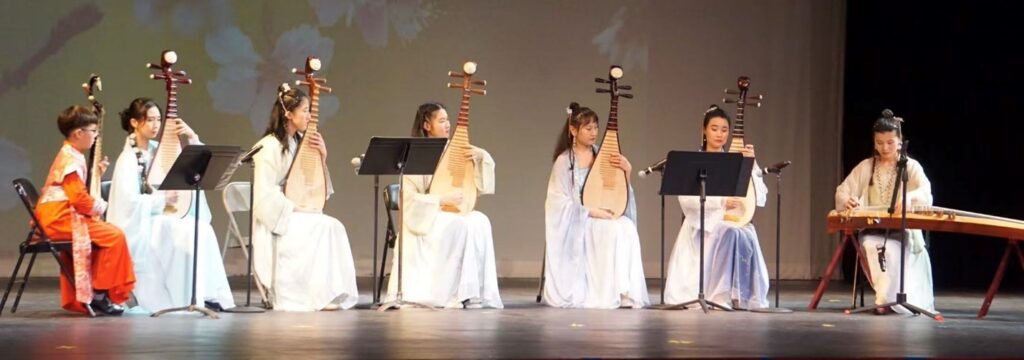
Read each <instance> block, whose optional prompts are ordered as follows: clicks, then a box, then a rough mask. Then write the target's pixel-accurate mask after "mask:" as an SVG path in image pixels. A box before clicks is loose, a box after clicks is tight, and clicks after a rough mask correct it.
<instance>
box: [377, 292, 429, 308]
mask: <svg viewBox="0 0 1024 360" xmlns="http://www.w3.org/2000/svg"><path fill="white" fill-rule="evenodd" d="M406 306H410V307H414V308H423V309H428V310H437V308H435V307H433V306H430V305H425V304H420V303H418V302H412V301H405V300H402V294H398V296H397V297H396V299H395V300H393V301H388V302H386V303H383V304H380V306H378V307H377V311H388V310H391V309H395V310H398V309H401V308H403V307H406Z"/></svg>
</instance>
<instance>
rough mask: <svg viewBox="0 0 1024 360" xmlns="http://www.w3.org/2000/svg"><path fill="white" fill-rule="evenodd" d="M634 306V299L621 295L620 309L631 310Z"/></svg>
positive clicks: (627, 295)
mask: <svg viewBox="0 0 1024 360" xmlns="http://www.w3.org/2000/svg"><path fill="white" fill-rule="evenodd" d="M633 305H634V304H633V299H630V298H629V294H619V309H629V308H632V307H633Z"/></svg>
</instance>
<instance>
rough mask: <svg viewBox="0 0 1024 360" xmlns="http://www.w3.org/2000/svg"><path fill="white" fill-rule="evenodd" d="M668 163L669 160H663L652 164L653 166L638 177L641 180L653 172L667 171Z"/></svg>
mask: <svg viewBox="0 0 1024 360" xmlns="http://www.w3.org/2000/svg"><path fill="white" fill-rule="evenodd" d="M667 163H668V159H661V160H659V161H658V162H656V163H654V164H651V166H648V167H647V168H646V169H643V170H640V172H638V173H637V175H638V176H640V178H641V179H642V178H646V177H647V175H648V174H650V173H652V172H655V171H662V170H665V164H667Z"/></svg>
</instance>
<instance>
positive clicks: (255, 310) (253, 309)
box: [224, 306, 267, 314]
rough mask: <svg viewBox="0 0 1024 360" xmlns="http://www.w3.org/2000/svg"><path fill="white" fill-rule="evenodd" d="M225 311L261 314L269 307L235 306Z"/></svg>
mask: <svg viewBox="0 0 1024 360" xmlns="http://www.w3.org/2000/svg"><path fill="white" fill-rule="evenodd" d="M224 312H226V313H233V314H259V313H264V312H267V309H264V308H258V307H255V306H235V307H233V308H230V309H224Z"/></svg>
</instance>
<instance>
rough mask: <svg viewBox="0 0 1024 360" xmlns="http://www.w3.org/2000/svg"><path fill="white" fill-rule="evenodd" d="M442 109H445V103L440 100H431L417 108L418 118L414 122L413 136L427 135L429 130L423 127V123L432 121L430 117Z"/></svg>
mask: <svg viewBox="0 0 1024 360" xmlns="http://www.w3.org/2000/svg"><path fill="white" fill-rule="evenodd" d="M441 109H444V105H442V104H441V103H439V102H432V101H431V102H427V103H424V104H423V105H420V107H419V108H418V109H416V119H415V120H413V122H412V131H411V135H412V136H413V137H427V130H426V129H424V128H423V124H426V123H428V122H430V119H431V118H433V117H434V113H435V112H437V111H438V110H441Z"/></svg>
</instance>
